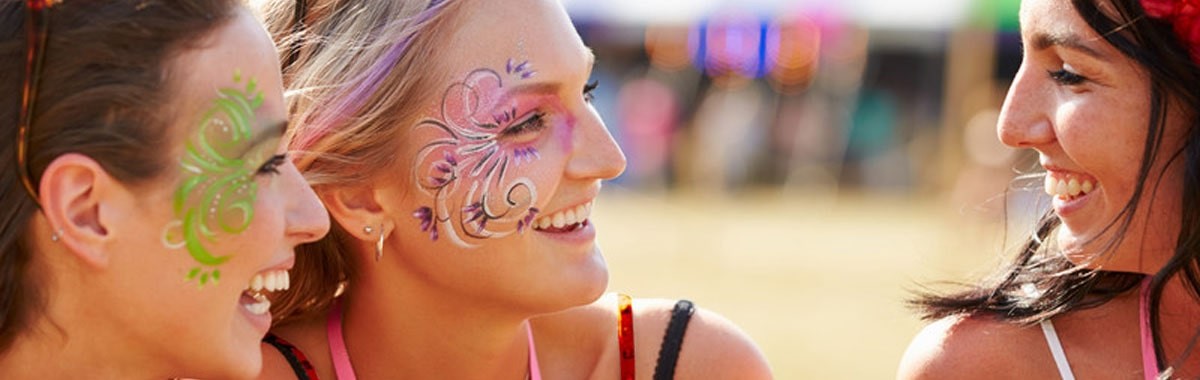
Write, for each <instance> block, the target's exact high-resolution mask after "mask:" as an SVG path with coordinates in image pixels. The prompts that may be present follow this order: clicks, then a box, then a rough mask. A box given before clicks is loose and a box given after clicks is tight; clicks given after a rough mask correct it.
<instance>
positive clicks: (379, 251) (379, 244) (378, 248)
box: [375, 232, 387, 262]
mask: <svg viewBox="0 0 1200 380" xmlns="http://www.w3.org/2000/svg"><path fill="white" fill-rule="evenodd" d="M385 237H387V234H384V233H382V232H381V233H380V234H379V240H377V241H375V262H379V259H382V258H383V239H384V238H385Z"/></svg>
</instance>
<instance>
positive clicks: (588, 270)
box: [542, 250, 608, 313]
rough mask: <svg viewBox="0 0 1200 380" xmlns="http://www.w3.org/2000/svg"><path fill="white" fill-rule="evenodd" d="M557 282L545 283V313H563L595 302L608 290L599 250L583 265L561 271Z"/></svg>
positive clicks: (606, 266)
mask: <svg viewBox="0 0 1200 380" xmlns="http://www.w3.org/2000/svg"><path fill="white" fill-rule="evenodd" d="M557 277H558V280H557V281H552V282H548V283H546V284H545V285H544V286H547V287H548V289H547V290H548V291H547V292H546V293H545V294H547V295H549V297H546V298H543V299H544V300H545V302H546V304H544V307H543V308H542V309H543V310H542V311H543V312H545V313H553V312H558V311H563V310H566V309H570V308H573V307H577V306H583V305H588V304H591V303H592V302H595V301H596V300H597V299H599V298H600V296H602V295H604V292H605V291H606V290H607V289H608V265H607V264H606V263H605V262H604V257H603V256H601V255H600V252H599V250H597V251H596V252H594V254H593V255H592V256H591V257H589V258H588V261H587V262H586V263H585V264H584V265H579V266H575V267H573V268H570V269H566V270H563V271H562V273H561V274H560V275H559V276H557Z"/></svg>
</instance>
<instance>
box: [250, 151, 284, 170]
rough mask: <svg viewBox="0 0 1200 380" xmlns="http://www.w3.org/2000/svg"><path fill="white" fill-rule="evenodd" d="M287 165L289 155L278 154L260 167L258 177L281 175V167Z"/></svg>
mask: <svg viewBox="0 0 1200 380" xmlns="http://www.w3.org/2000/svg"><path fill="white" fill-rule="evenodd" d="M285 163H287V154H286V153H285V154H277V155H274V156H272V157H271V158H270V159H268V160H267V162H264V163H263V164H262V166H259V167H258V172H257V174H258V175H264V174H279V167H280V166H283V164H285Z"/></svg>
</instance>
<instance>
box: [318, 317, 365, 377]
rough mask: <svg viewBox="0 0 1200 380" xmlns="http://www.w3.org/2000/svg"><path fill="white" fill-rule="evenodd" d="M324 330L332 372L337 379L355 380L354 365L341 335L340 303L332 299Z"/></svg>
mask: <svg viewBox="0 0 1200 380" xmlns="http://www.w3.org/2000/svg"><path fill="white" fill-rule="evenodd" d="M325 332H326V333H327V334H328V339H329V356H331V357H332V359H333V373H334V375H336V376H337V380H357V377H356V376H354V366H351V365H350V353H348V352H346V339H345V338H344V337H342V303H341V301H340V300H335V301H333V306H331V307H330V308H329V318H327V319H326V323H325Z"/></svg>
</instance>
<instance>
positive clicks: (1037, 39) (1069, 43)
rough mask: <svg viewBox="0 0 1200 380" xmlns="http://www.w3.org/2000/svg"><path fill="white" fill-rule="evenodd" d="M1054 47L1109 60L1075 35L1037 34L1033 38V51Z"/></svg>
mask: <svg viewBox="0 0 1200 380" xmlns="http://www.w3.org/2000/svg"><path fill="white" fill-rule="evenodd" d="M1054 46H1061V47H1064V48H1067V49H1071V50H1075V51H1078V52H1080V53H1083V54H1087V55H1089V56H1091V57H1092V58H1096V59H1099V60H1104V61H1108V60H1109V59H1108V56H1107V55H1105V54H1104V53H1101V52H1100V51H1098V50H1096V49H1093V48H1092V47H1091V46H1088V44H1087V43H1086V42H1084V40H1083V38H1080V37H1079V35H1077V34H1065V35H1064V34H1047V33H1038V34H1036V35H1034V36H1033V48H1034V49H1035V50H1046V49H1049V48H1051V47H1054Z"/></svg>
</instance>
